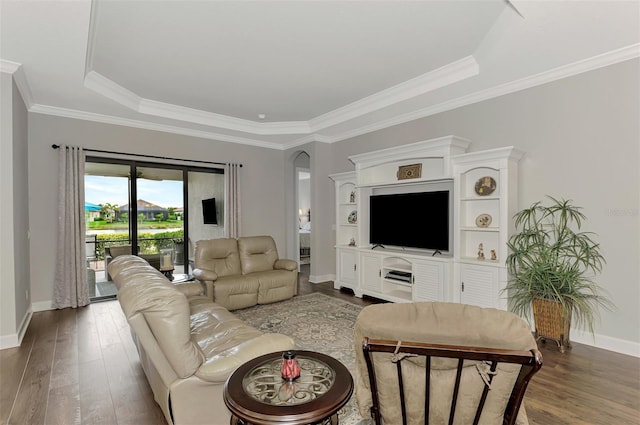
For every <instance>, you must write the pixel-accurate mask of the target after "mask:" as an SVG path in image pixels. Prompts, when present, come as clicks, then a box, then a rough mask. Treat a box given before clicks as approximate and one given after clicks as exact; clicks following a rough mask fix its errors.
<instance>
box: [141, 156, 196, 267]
mask: <svg viewBox="0 0 640 425" xmlns="http://www.w3.org/2000/svg"><path fill="white" fill-rule="evenodd" d="M136 175H137V179H136V212H137V213H136V235H137V241H138V247H139V250H138V255H140V256H141V257H142V258H144V259H146V260H147V261H148V262H149V264H151V265H152V266H154V267H155V268H157V269H158V270H160V271H162V272H163V273H164V274H165V275H166V276H167V277H169V278H171V277H172V276H173V275H174V274H176V275H181V274H188V273H189V269H188V264H186V267H185V260H184V208H183V204H184V182H183V170H181V169H168V168H158V167H146V166H145V167H137V168H136Z"/></svg>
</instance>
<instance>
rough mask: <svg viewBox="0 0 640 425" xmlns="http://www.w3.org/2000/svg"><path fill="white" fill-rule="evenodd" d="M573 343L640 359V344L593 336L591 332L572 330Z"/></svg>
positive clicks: (609, 337)
mask: <svg viewBox="0 0 640 425" xmlns="http://www.w3.org/2000/svg"><path fill="white" fill-rule="evenodd" d="M571 341H573V342H579V343H580V344H584V345H590V346H592V347H596V348H602V349H603V350H609V351H615V352H616V353H620V354H626V355H628V356H633V357H640V343H638V342H633V341H628V340H625V339H620V338H614V337H611V336H606V335H600V334H595V335H591V334H590V333H589V332H585V331H583V330H581V329H573V328H572V329H571Z"/></svg>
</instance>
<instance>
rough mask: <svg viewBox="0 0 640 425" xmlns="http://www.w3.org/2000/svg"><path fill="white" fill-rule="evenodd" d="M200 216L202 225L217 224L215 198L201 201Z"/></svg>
mask: <svg viewBox="0 0 640 425" xmlns="http://www.w3.org/2000/svg"><path fill="white" fill-rule="evenodd" d="M202 216H203V218H204V224H218V219H217V217H216V198H209V199H203V200H202Z"/></svg>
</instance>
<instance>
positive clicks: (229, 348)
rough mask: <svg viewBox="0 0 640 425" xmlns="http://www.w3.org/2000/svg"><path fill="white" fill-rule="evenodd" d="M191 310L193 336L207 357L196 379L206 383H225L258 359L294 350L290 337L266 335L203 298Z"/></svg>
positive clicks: (196, 301) (192, 302)
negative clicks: (235, 371) (235, 372)
mask: <svg viewBox="0 0 640 425" xmlns="http://www.w3.org/2000/svg"><path fill="white" fill-rule="evenodd" d="M190 308H191V333H192V335H193V339H194V341H195V342H196V343H197V344H198V345H199V347H200V349H201V350H202V352H203V353H204V356H205V361H204V363H203V364H202V366H200V368H199V369H198V371H197V372H196V376H198V377H199V378H202V379H204V380H207V381H212V382H220V383H222V382H225V381H226V379H227V378H228V377H229V375H230V374H231V373H232V372H233V371H234V370H236V369H237V368H238V366H240V365H242V364H244V363H246V362H247V361H249V360H251V359H253V358H255V357H258V356H260V355H262V354H267V353H271V352H274V351H280V350H286V349H287V347H288V348H295V343H294V341H293V340H292V339H291V338H289V337H288V336H285V335H281V334H263V333H262V332H260V331H258V330H257V329H255V328H252V327H250V326H248V325H247V324H245V323H244V322H243V321H242V320H240V319H238V318H237V317H236V316H234V315H233V314H232V313H230V312H229V311H227V310H226V309H225V308H224V307H221V306H219V305H217V304H215V303H212V302H211V301H210V300H208V299H206V298H204V297H197V298H193V299H191V301H190Z"/></svg>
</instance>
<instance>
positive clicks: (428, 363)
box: [424, 356, 431, 425]
mask: <svg viewBox="0 0 640 425" xmlns="http://www.w3.org/2000/svg"><path fill="white" fill-rule="evenodd" d="M425 360H426V361H425V367H424V369H425V374H424V391H425V393H424V425H429V403H430V401H431V357H430V356H427V358H426V359H425Z"/></svg>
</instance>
